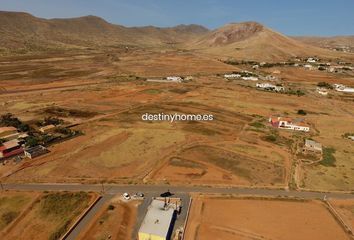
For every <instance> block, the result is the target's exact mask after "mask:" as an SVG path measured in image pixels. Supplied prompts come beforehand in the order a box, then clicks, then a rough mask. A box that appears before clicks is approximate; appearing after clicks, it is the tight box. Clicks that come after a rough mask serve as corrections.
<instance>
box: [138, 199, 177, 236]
mask: <svg viewBox="0 0 354 240" xmlns="http://www.w3.org/2000/svg"><path fill="white" fill-rule="evenodd" d="M175 219H176V210H175V209H174V208H173V207H172V206H170V205H169V204H167V203H165V202H164V201H159V200H152V202H151V204H150V206H149V208H148V211H147V213H146V215H145V218H144V220H143V222H142V224H141V227H140V229H139V233H138V236H139V240H155V239H156V240H170V239H171V236H172V231H173V225H174V221H175Z"/></svg>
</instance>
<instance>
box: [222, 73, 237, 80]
mask: <svg viewBox="0 0 354 240" xmlns="http://www.w3.org/2000/svg"><path fill="white" fill-rule="evenodd" d="M240 77H241V74H237V73H232V74H225V75H224V78H227V79H229V78H240Z"/></svg>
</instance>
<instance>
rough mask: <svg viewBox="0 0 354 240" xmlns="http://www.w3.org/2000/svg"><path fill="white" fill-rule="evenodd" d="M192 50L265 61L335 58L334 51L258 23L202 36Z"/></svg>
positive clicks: (228, 27) (232, 25)
mask: <svg viewBox="0 0 354 240" xmlns="http://www.w3.org/2000/svg"><path fill="white" fill-rule="evenodd" d="M192 48H196V49H199V51H202V52H205V53H209V54H216V55H218V56H220V57H225V56H226V57H233V58H239V59H246V60H262V61H277V60H287V59H289V58H290V57H293V56H323V57H331V56H332V55H333V53H332V52H330V51H327V50H324V49H321V48H318V47H315V46H311V45H307V44H305V43H303V42H300V41H297V40H295V39H292V38H290V37H287V36H284V35H282V34H280V33H278V32H276V31H273V30H271V29H269V28H267V27H265V26H263V25H261V24H259V23H257V22H244V23H232V24H227V25H225V26H223V27H221V28H218V29H216V30H214V31H211V32H209V33H207V34H205V35H203V36H201V37H200V38H199V39H197V40H196V41H194V42H193V43H192Z"/></svg>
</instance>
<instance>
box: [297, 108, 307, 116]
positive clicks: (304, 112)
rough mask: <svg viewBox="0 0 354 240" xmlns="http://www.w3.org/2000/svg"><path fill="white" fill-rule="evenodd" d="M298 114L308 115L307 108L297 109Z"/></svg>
mask: <svg viewBox="0 0 354 240" xmlns="http://www.w3.org/2000/svg"><path fill="white" fill-rule="evenodd" d="M297 114H299V115H306V114H307V112H306V111H305V110H303V109H299V110H298V111H297Z"/></svg>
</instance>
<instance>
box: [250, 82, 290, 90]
mask: <svg viewBox="0 0 354 240" xmlns="http://www.w3.org/2000/svg"><path fill="white" fill-rule="evenodd" d="M256 87H257V88H261V89H264V90H271V91H276V92H281V91H284V90H285V88H284V87H283V86H276V85H274V84H270V83H257V84H256Z"/></svg>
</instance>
